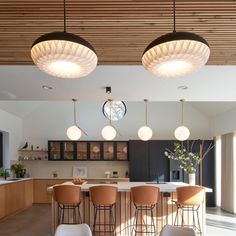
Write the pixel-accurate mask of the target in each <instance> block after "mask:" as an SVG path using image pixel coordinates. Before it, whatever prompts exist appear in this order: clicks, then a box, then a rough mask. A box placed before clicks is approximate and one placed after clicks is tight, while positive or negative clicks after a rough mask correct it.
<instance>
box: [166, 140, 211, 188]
mask: <svg viewBox="0 0 236 236" xmlns="http://www.w3.org/2000/svg"><path fill="white" fill-rule="evenodd" d="M193 146H194V141H193V142H192V144H191V147H190V149H189V148H186V147H185V146H183V145H182V144H181V143H174V150H173V151H171V150H169V149H166V151H165V156H166V157H168V158H170V159H172V160H176V161H179V163H180V168H181V169H183V170H184V171H185V172H186V173H188V175H189V184H190V185H195V175H196V171H197V168H198V165H199V163H200V162H201V160H203V159H204V158H205V157H206V155H207V154H208V153H209V151H210V150H211V149H212V148H213V147H214V145H213V144H210V145H209V147H208V148H207V150H206V151H205V152H204V153H202V155H200V151H199V152H194V151H193Z"/></svg>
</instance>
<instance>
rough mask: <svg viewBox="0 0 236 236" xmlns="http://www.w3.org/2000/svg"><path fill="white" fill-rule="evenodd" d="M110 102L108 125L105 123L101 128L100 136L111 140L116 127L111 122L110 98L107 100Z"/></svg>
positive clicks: (114, 135) (114, 134)
mask: <svg viewBox="0 0 236 236" xmlns="http://www.w3.org/2000/svg"><path fill="white" fill-rule="evenodd" d="M108 101H109V104H110V117H109V125H106V126H105V127H104V128H103V129H102V137H103V138H104V139H106V140H113V139H114V138H115V137H116V129H115V128H114V126H113V125H112V124H111V100H108Z"/></svg>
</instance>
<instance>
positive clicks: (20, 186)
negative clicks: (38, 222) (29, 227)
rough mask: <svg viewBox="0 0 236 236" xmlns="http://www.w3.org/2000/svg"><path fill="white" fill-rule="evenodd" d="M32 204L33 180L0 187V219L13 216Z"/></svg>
mask: <svg viewBox="0 0 236 236" xmlns="http://www.w3.org/2000/svg"><path fill="white" fill-rule="evenodd" d="M32 203H33V180H27V181H21V182H15V183H9V184H4V185H1V186H0V218H3V217H5V216H8V215H11V214H14V213H16V212H18V211H21V210H23V209H25V208H28V207H30V206H31V205H32Z"/></svg>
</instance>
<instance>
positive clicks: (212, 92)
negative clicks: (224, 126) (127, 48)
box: [0, 66, 236, 101]
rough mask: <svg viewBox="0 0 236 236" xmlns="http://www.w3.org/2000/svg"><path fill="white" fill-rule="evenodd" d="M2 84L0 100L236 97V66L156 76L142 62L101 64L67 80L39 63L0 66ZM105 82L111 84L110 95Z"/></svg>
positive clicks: (215, 98) (127, 99) (200, 99)
mask: <svg viewBox="0 0 236 236" xmlns="http://www.w3.org/2000/svg"><path fill="white" fill-rule="evenodd" d="M0 85H1V86H0V100H29V101H32V100H36V101H37V100H38V101H42V100H54V101H56V100H64V101H66V100H67V101H69V100H71V99H72V98H76V99H78V100H80V101H104V100H106V99H108V98H111V99H116V100H124V101H143V99H144V98H147V99H149V100H150V101H179V100H180V99H181V98H184V99H186V100H187V101H236V92H235V91H236V66H205V67H203V68H202V69H201V70H199V71H198V72H196V73H194V74H192V75H191V76H187V77H184V78H177V79H157V78H155V77H154V76H152V75H151V74H149V73H148V72H147V71H146V70H145V69H144V68H143V67H142V66H98V67H97V68H96V69H95V71H94V72H93V73H91V74H90V75H89V76H87V77H84V78H80V79H67V80H66V79H59V78H54V77H50V76H48V75H47V74H45V73H43V72H41V71H40V70H39V69H38V68H37V67H36V66H0ZM44 85H47V86H50V87H52V88H53V89H52V90H48V89H43V88H42V86H44ZM106 86H111V88H112V92H111V94H110V95H107V94H106V92H105V87H106ZM180 86H187V87H188V88H187V89H184V90H183V89H179V87H180Z"/></svg>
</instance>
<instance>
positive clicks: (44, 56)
mask: <svg viewBox="0 0 236 236" xmlns="http://www.w3.org/2000/svg"><path fill="white" fill-rule="evenodd" d="M31 57H32V60H33V62H34V63H35V65H37V66H38V68H39V69H40V70H42V71H43V72H45V73H47V74H49V75H52V76H55V77H59V78H65V79H74V78H79V77H83V76H86V75H88V74H90V73H91V72H92V71H93V70H94V69H95V68H96V65H97V60H98V59H97V55H96V52H95V50H94V48H93V47H92V45H91V44H90V43H89V42H88V41H86V40H85V39H83V38H81V37H79V36H77V35H75V34H71V33H67V32H66V4H65V0H64V31H63V32H52V33H48V34H44V35H42V36H41V37H39V38H38V39H37V40H36V41H35V42H34V43H33V45H32V48H31Z"/></svg>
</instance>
